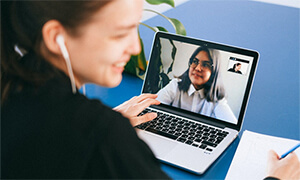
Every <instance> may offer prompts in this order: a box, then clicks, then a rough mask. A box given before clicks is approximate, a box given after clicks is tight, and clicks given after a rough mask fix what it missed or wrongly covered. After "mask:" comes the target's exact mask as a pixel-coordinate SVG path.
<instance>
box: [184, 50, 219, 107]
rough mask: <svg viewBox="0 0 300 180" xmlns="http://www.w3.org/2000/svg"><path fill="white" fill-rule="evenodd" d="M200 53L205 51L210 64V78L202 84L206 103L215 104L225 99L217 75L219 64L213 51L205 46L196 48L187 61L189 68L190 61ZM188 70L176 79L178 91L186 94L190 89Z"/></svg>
mask: <svg viewBox="0 0 300 180" xmlns="http://www.w3.org/2000/svg"><path fill="white" fill-rule="evenodd" d="M201 51H205V52H206V53H207V54H208V58H209V60H210V61H211V63H212V69H211V76H210V78H209V80H208V81H207V82H206V83H205V84H204V94H205V96H206V99H207V101H209V102H216V101H218V100H221V99H223V98H224V97H225V89H224V86H223V83H222V80H221V77H220V75H219V62H218V59H217V56H216V53H213V50H210V49H208V48H207V47H205V46H200V47H198V48H197V49H196V50H195V51H194V53H193V54H192V55H191V57H190V59H189V66H190V65H191V64H192V61H193V60H194V58H195V57H196V56H197V54H198V53H199V52H201ZM189 69H190V68H188V69H187V70H186V71H185V72H184V73H183V74H182V75H181V76H179V77H178V78H179V79H181V81H179V82H178V88H179V90H181V91H183V92H187V91H188V89H189V88H190V84H191V80H190V78H189Z"/></svg>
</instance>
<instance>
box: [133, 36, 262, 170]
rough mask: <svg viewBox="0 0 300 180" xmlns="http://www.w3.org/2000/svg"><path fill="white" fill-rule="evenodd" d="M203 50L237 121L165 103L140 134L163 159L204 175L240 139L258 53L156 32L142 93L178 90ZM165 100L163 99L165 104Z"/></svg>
mask: <svg viewBox="0 0 300 180" xmlns="http://www.w3.org/2000/svg"><path fill="white" fill-rule="evenodd" d="M199 47H200V48H201V47H204V48H207V49H208V50H209V52H210V53H211V58H212V59H213V64H212V67H211V68H217V67H216V66H218V68H217V70H216V69H214V71H215V74H218V76H217V77H216V78H219V79H217V80H219V81H221V80H222V84H223V87H224V90H225V96H224V98H222V100H223V101H224V100H226V101H225V102H226V107H229V109H230V112H229V114H230V115H231V116H232V115H233V117H232V118H231V117H230V115H229V116H224V115H223V114H222V113H220V112H218V113H219V114H217V113H216V112H217V110H215V109H214V110H212V112H209V113H208V111H204V110H201V109H200V111H199V110H197V112H193V110H190V109H189V107H188V106H189V105H185V107H184V108H182V107H181V106H178V103H177V104H176V103H168V104H167V103H161V104H160V105H157V106H151V107H149V108H148V109H147V110H145V111H144V112H143V113H147V112H156V113H158V118H156V119H155V120H154V121H153V122H152V121H151V122H148V123H145V124H142V125H139V126H137V128H136V130H137V133H138V135H139V137H140V138H141V139H143V140H144V141H145V142H146V143H147V144H148V145H149V147H150V148H151V149H152V150H153V152H154V154H155V156H156V157H157V158H158V159H159V160H161V161H163V162H165V163H167V164H171V165H173V166H176V167H179V168H182V169H185V170H187V171H190V172H193V173H196V174H203V173H204V172H205V171H206V170H207V169H208V168H209V166H210V165H211V164H212V163H213V162H214V161H215V160H216V159H217V158H218V157H219V156H220V155H221V154H222V152H224V150H225V149H226V148H227V147H228V146H229V145H230V144H231V143H232V142H233V140H234V139H235V138H236V137H237V136H238V133H239V131H240V129H241V126H242V123H243V120H244V115H245V112H246V107H247V103H248V99H249V95H250V91H251V87H252V83H253V79H254V75H255V71H256V67H257V63H258V56H259V55H258V53H257V52H256V51H252V50H247V49H243V48H239V47H233V46H229V45H224V44H220V43H215V42H209V41H206V40H200V39H195V38H191V37H185V36H180V35H175V34H170V33H164V32H158V33H156V34H155V37H154V41H153V45H152V50H151V55H150V60H149V64H148V67H147V72H146V76H145V80H144V84H143V88H142V93H158V94H159V93H160V92H162V89H164V88H169V89H170V86H171V84H173V85H175V86H176V83H178V82H181V79H180V77H181V75H182V74H183V73H184V72H185V71H186V70H187V69H188V68H189V67H190V65H191V62H192V61H193V60H192V59H191V57H192V55H193V53H194V52H195V51H196V50H197V49H198V48H199ZM217 61H218V62H217ZM193 63H194V62H193ZM196 63H197V61H195V64H196ZM198 63H199V61H198ZM200 63H201V62H200ZM237 65H240V66H241V68H239V70H238V71H239V72H237V71H236V72H234V71H232V69H234V66H235V67H236V66H237ZM215 76H216V75H215ZM168 84H169V87H167V86H168ZM171 88H172V87H171ZM171 91H173V90H172V89H171ZM174 91H175V90H174ZM166 97H167V96H165V95H162V98H163V99H164V98H166ZM180 98H181V99H182V102H181V104H182V103H184V102H185V99H184V97H182V96H180ZM223 101H222V102H223ZM187 102H189V101H187ZM204 103H207V104H210V105H211V106H212V107H214V108H216V107H217V106H216V105H215V104H218V103H219V104H221V103H220V102H215V103H211V102H204ZM174 104H176V105H174ZM179 104H180V103H179ZM191 106H192V105H191ZM203 106H204V105H202V109H203ZM205 107H206V106H205ZM206 109H207V108H206ZM227 109H228V108H227ZM214 111H216V112H214ZM221 112H222V111H221ZM224 114H226V113H224ZM166 117H167V118H166ZM229 117H230V118H229ZM166 119H168V120H169V122H168V120H166ZM186 126H188V127H186ZM202 138H203V139H202Z"/></svg>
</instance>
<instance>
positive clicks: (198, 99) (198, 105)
mask: <svg viewBox="0 0 300 180" xmlns="http://www.w3.org/2000/svg"><path fill="white" fill-rule="evenodd" d="M179 81H180V80H179V79H176V78H174V79H172V80H171V81H170V82H169V84H168V85H167V86H165V87H164V88H162V89H161V90H160V91H159V92H158V93H157V94H158V97H157V100H159V101H160V102H161V103H163V104H167V105H171V106H174V107H179V108H181V109H185V110H188V111H192V112H196V113H200V114H202V115H206V116H210V117H214V118H218V119H222V120H224V121H227V122H230V123H234V124H237V118H236V117H235V115H234V114H233V112H232V111H231V109H230V107H229V105H228V104H227V100H226V99H225V98H223V99H221V100H219V101H218V102H216V103H213V102H208V101H207V100H206V98H205V95H204V89H200V90H198V91H197V90H196V89H195V88H194V86H193V85H192V84H191V85H190V87H189V89H188V91H187V92H183V91H180V90H179V88H178V82H179Z"/></svg>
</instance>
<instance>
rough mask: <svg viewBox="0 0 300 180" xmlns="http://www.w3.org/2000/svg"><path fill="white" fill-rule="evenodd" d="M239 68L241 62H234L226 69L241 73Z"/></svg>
mask: <svg viewBox="0 0 300 180" xmlns="http://www.w3.org/2000/svg"><path fill="white" fill-rule="evenodd" d="M241 68H242V64H241V63H235V64H234V65H233V67H232V68H230V69H228V71H229V72H235V73H239V74H242V72H241V71H240V69H241Z"/></svg>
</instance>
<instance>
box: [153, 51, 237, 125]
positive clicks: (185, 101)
mask: <svg viewBox="0 0 300 180" xmlns="http://www.w3.org/2000/svg"><path fill="white" fill-rule="evenodd" d="M157 95H158V97H157V100H159V101H160V102H162V103H164V104H169V105H172V106H175V107H180V108H183V109H186V110H189V111H192V112H196V113H200V114H203V115H206V116H210V117H216V118H218V119H221V120H224V121H228V122H231V123H234V124H236V123H237V119H236V117H235V116H234V114H233V113H232V111H231V109H230V107H229V106H228V104H227V101H226V99H225V90H224V87H223V84H222V80H221V77H220V76H219V65H218V61H217V58H215V57H214V58H212V55H211V52H210V51H209V49H208V48H206V47H204V46H201V47H199V48H197V49H196V50H195V51H194V53H193V54H192V56H191V57H190V59H189V67H188V69H187V70H186V71H185V72H184V73H183V74H182V75H181V76H180V77H179V78H178V79H177V78H175V79H173V80H172V81H171V82H170V83H169V84H168V85H167V86H166V87H164V88H163V89H161V90H160V91H159V92H158V93H157Z"/></svg>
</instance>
